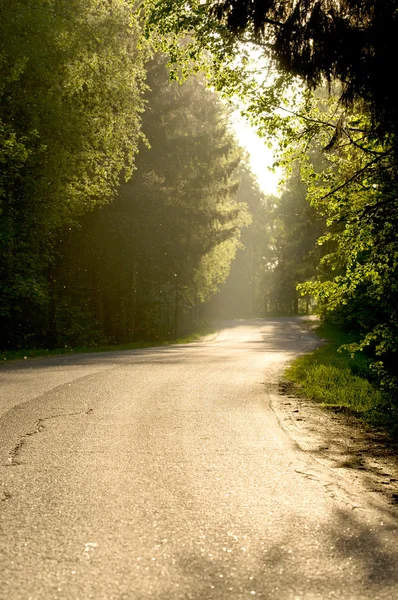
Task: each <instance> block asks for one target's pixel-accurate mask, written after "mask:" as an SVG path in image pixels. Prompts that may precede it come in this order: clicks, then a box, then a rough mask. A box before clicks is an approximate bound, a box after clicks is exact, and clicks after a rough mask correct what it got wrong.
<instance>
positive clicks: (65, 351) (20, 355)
mask: <svg viewBox="0 0 398 600" xmlns="http://www.w3.org/2000/svg"><path fill="white" fill-rule="evenodd" d="M211 333H213V331H203V332H201V333H192V334H190V335H187V336H186V337H182V338H178V339H175V340H163V341H159V340H157V341H149V342H148V341H141V342H140V341H138V342H131V343H129V344H107V345H100V346H81V347H79V348H70V347H65V348H55V349H54V350H48V349H46V348H30V349H28V350H23V349H22V350H11V351H0V364H1V363H4V362H6V361H7V362H10V361H15V360H28V359H30V358H45V357H51V356H64V355H69V354H86V353H93V352H116V351H118V352H119V351H123V350H136V349H140V348H153V347H157V346H171V345H173V344H189V343H191V342H196V341H198V340H200V339H201V338H202V337H203V336H204V335H210V334H211Z"/></svg>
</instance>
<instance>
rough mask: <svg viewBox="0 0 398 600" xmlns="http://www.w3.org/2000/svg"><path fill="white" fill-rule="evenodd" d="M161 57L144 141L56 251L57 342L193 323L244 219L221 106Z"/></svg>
mask: <svg viewBox="0 0 398 600" xmlns="http://www.w3.org/2000/svg"><path fill="white" fill-rule="evenodd" d="M165 62H166V60H165V59H164V58H159V57H157V58H156V60H154V61H153V62H152V63H151V64H150V65H148V84H149V86H150V88H151V91H149V92H148V93H147V96H146V100H147V110H146V113H145V114H144V115H143V128H144V132H145V134H146V136H147V138H148V141H149V143H150V145H151V148H145V147H142V148H141V150H140V153H139V155H138V157H137V162H136V167H137V170H136V172H135V174H134V177H133V178H132V179H131V180H130V181H129V182H127V183H125V184H123V185H121V187H120V189H119V193H118V195H117V197H116V199H115V201H114V202H113V203H112V204H110V205H108V206H103V207H98V208H97V209H96V210H95V211H94V212H93V213H92V214H90V215H87V216H86V217H84V218H83V219H82V220H81V226H80V228H79V230H76V231H74V232H72V233H71V234H69V235H68V234H67V238H66V239H67V242H66V243H64V244H62V245H61V247H60V249H59V251H60V254H61V255H62V256H63V259H62V261H61V263H60V265H59V268H58V271H59V272H60V273H65V274H69V275H68V276H67V277H66V278H63V277H62V276H61V277H58V286H57V297H58V300H57V304H58V309H57V321H58V323H59V325H58V330H59V343H68V344H70V343H76V340H77V339H80V340H81V342H84V341H85V340H87V339H88V338H90V337H91V339H92V340H93V341H98V340H101V339H103V340H107V341H113V342H124V341H132V340H133V339H159V338H160V339H166V338H167V339H170V338H172V337H175V336H176V335H179V334H181V333H184V332H186V331H191V330H192V329H193V328H195V327H197V326H198V325H200V323H199V321H200V319H201V316H200V313H201V310H200V309H201V306H202V305H203V304H204V303H205V302H206V301H207V300H208V299H209V298H210V297H211V295H212V294H214V293H215V292H216V291H217V289H218V286H219V284H220V283H221V282H222V281H223V280H224V279H225V278H226V276H227V274H228V271H229V267H230V264H231V261H232V259H233V257H234V255H235V251H236V248H237V245H238V241H239V235H240V229H241V227H242V226H244V225H245V224H246V223H247V222H248V216H247V214H246V208H245V205H244V204H243V203H240V202H237V201H236V190H237V180H236V178H235V171H236V168H237V166H238V165H239V162H240V157H241V152H240V150H239V148H238V147H237V144H236V142H235V140H234V138H233V136H232V134H231V133H230V132H229V129H228V125H227V112H226V109H225V107H224V106H223V105H222V104H221V102H220V101H219V99H218V98H217V96H216V94H214V93H213V92H211V91H210V90H208V89H206V87H205V85H204V83H203V79H202V78H201V77H192V78H191V79H189V80H188V81H186V82H185V83H184V85H182V86H181V85H179V84H177V83H175V82H174V83H170V82H169V79H168V73H167V71H166V69H165V66H164V65H165ZM72 282H73V285H72ZM73 307H75V308H73ZM76 307H80V309H79V310H80V318H79V316H78V315H77V314H76ZM79 324H80V325H79Z"/></svg>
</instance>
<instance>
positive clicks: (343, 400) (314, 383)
mask: <svg viewBox="0 0 398 600" xmlns="http://www.w3.org/2000/svg"><path fill="white" fill-rule="evenodd" d="M315 333H316V334H317V335H319V337H321V338H322V340H323V344H322V345H321V346H320V347H319V348H318V349H317V350H315V351H314V352H312V353H310V354H306V355H304V356H301V357H299V358H297V359H296V360H295V361H294V362H293V363H292V364H291V365H290V366H289V367H288V369H287V370H286V371H285V374H284V379H285V381H286V382H287V383H290V384H292V385H293V388H294V392H295V393H296V394H297V395H299V396H303V397H305V398H308V399H310V400H313V401H315V402H318V403H320V404H323V405H325V406H327V407H334V408H336V407H340V408H342V409H345V410H348V411H349V412H352V413H354V414H356V416H358V417H359V418H361V419H362V420H364V421H366V422H367V423H369V424H371V425H373V426H377V427H383V428H385V429H387V430H389V431H390V433H391V434H393V435H394V437H395V436H396V435H398V410H397V407H396V404H395V402H394V401H393V399H392V398H391V397H388V395H386V394H385V393H384V392H383V391H382V390H381V389H380V387H379V386H378V382H377V378H376V375H375V372H374V371H373V370H372V368H371V365H372V362H373V360H372V358H371V357H369V356H367V355H366V354H364V353H356V354H355V355H354V357H352V356H350V354H349V353H348V351H345V350H342V349H341V346H342V345H343V344H348V343H350V342H353V341H355V340H354V338H353V337H352V336H351V335H350V334H347V333H345V332H343V331H341V330H340V329H338V328H336V327H335V326H333V325H331V324H328V323H322V324H321V325H320V326H319V327H317V328H316V330H315Z"/></svg>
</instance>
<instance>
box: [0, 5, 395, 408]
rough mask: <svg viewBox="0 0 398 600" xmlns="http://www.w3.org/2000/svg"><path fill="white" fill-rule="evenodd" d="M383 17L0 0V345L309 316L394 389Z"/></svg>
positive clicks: (390, 158)
mask: <svg viewBox="0 0 398 600" xmlns="http://www.w3.org/2000/svg"><path fill="white" fill-rule="evenodd" d="M397 20H398V14H397V11H396V6H395V3H394V2H393V1H392V0H388V1H386V0H376V1H372V2H370V0H366V1H365V2H359V1H356V0H344V1H342V2H334V1H333V0H323V1H321V2H318V1H314V0H298V1H297V2H294V3H280V2H276V1H274V0H269V1H267V2H262V1H260V0H228V1H221V2H220V1H217V0H207V1H205V2H201V1H188V2H187V1H185V0H184V1H182V0H177V1H169V0H168V1H166V2H165V1H162V2H160V1H156V0H146V1H144V2H138V3H134V2H129V1H128V0H68V2H66V0H13V2H12V3H11V2H8V3H6V2H4V1H3V0H2V1H1V19H0V31H1V37H0V63H1V72H2V77H1V83H0V163H1V174H0V255H1V263H0V281H1V294H0V349H1V350H2V351H12V350H15V349H20V348H22V349H24V348H65V347H79V346H95V345H100V344H105V343H108V344H120V343H124V342H131V341H134V340H170V339H175V338H177V337H178V336H181V335H184V334H186V333H189V332H193V331H198V330H200V329H201V328H202V327H203V326H204V325H206V323H209V322H214V321H215V320H217V319H223V318H242V317H256V316H257V317H264V316H267V315H293V314H299V313H307V314H308V313H309V312H313V311H316V312H317V313H318V314H320V315H321V317H322V318H323V319H328V320H331V321H333V322H334V323H337V324H338V325H339V326H340V327H341V328H343V329H344V330H345V331H348V332H351V333H352V334H353V335H354V337H353V341H352V342H351V343H350V344H349V345H348V347H347V349H348V351H349V352H350V353H353V354H355V353H358V352H359V353H366V354H367V355H368V356H369V357H371V359H372V361H373V362H372V368H373V370H374V374H375V377H377V378H378V381H379V383H380V385H381V386H382V387H383V388H384V389H385V390H388V391H389V392H390V393H391V394H392V395H393V396H394V397H396V392H397V390H398V383H397V374H396V372H397V368H396V366H397V358H398V313H397V306H398V278H397V265H398V247H397V235H398V201H397V192H398V185H397V173H398V115H397V110H398V109H397V103H396V99H395V91H394V89H395V88H394V86H395V82H394V79H393V77H392V76H391V61H392V59H393V57H395V56H396V55H397V50H398V48H397V45H398V38H397V36H396V35H394V33H395V31H396V28H397ZM259 53H260V54H259ZM259 56H261V60H260V59H259V58H258V57H259ZM237 102H238V103H239V106H240V110H241V112H242V114H244V115H245V117H246V118H247V119H248V120H249V121H250V123H251V124H252V126H253V127H254V128H255V129H256V131H257V132H258V134H259V135H260V136H261V137H263V138H264V139H265V140H266V141H267V142H269V143H270V144H272V145H273V147H274V148H275V166H278V167H279V168H281V169H282V170H283V173H284V178H283V182H282V183H281V186H280V194H279V195H269V194H265V193H264V192H263V191H262V190H261V189H260V187H259V185H258V183H257V181H256V178H255V176H254V175H253V174H252V173H251V170H250V167H249V164H248V158H247V155H246V153H245V151H244V149H242V147H241V146H240V145H239V142H238V141H237V139H236V136H235V135H234V133H233V131H232V128H231V124H230V122H231V121H230V119H231V111H232V105H233V104H234V103H235V105H236V103H237Z"/></svg>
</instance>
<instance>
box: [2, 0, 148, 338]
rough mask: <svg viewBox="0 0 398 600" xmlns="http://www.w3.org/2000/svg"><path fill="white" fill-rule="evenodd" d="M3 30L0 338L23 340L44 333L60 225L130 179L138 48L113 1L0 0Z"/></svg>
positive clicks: (127, 17)
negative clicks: (120, 181) (125, 178)
mask: <svg viewBox="0 0 398 600" xmlns="http://www.w3.org/2000/svg"><path fill="white" fill-rule="evenodd" d="M0 34H1V35H0V40H1V41H0V64H1V70H2V79H1V83H0V163H1V167H2V175H1V176H0V214H1V225H0V254H1V256H2V262H1V266H0V279H1V281H2V298H1V300H0V329H1V336H2V342H1V343H2V345H3V346H4V345H7V344H15V343H22V344H24V345H26V344H28V343H31V342H32V340H33V338H34V337H35V335H36V338H37V337H39V338H40V337H42V340H43V341H44V338H45V336H46V333H45V332H46V331H47V332H48V331H49V330H51V328H52V323H51V321H52V317H49V315H51V313H52V310H53V309H52V305H53V299H52V295H53V294H52V291H51V289H52V283H51V282H52V280H53V274H52V271H53V270H54V267H53V264H54V260H55V256H54V252H55V246H56V245H57V244H58V242H59V240H60V237H61V235H63V234H62V233H61V229H62V228H67V227H72V226H74V225H75V224H76V223H77V221H78V219H79V218H80V216H81V215H83V214H84V213H86V212H87V211H90V210H92V208H93V207H94V206H97V205H100V204H104V203H106V202H108V201H109V200H110V199H111V198H112V197H113V196H114V194H115V190H116V188H117V186H118V183H119V178H120V175H121V173H122V172H124V173H125V174H126V176H128V175H129V174H131V171H132V168H133V158H134V155H135V153H136V152H137V149H138V143H139V140H140V139H141V137H142V134H141V127H140V113H141V112H142V110H143V106H144V105H143V98H142V93H143V90H144V89H145V85H144V78H145V71H144V68H143V62H144V60H145V59H146V57H147V51H146V50H145V46H144V45H143V44H142V40H141V34H140V29H139V25H138V20H137V16H135V14H134V12H133V10H132V9H131V8H130V6H129V4H128V3H127V2H122V1H119V0H110V1H109V2H103V1H102V0H90V1H86V0H84V1H83V0H71V1H70V2H63V3H61V2H58V1H57V0H48V1H46V2H44V1H43V0H15V1H13V2H9V3H6V2H2V12H1V22H0ZM33 332H35V334H33ZM32 336H33V338H32ZM43 336H44V337H43Z"/></svg>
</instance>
